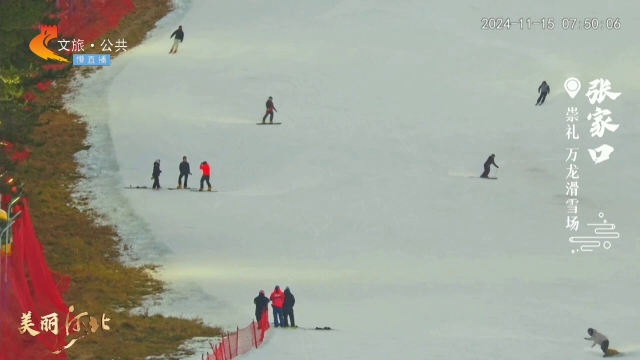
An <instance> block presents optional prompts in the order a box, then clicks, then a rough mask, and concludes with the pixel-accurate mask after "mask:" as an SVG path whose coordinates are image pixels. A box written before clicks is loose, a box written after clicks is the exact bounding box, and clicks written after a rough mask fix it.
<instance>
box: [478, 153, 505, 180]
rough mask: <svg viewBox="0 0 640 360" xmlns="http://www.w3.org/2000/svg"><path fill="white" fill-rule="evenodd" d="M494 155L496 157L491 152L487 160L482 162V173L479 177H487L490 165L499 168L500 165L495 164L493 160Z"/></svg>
mask: <svg viewBox="0 0 640 360" xmlns="http://www.w3.org/2000/svg"><path fill="white" fill-rule="evenodd" d="M495 157H496V154H491V156H489V158H488V159H487V161H485V162H484V172H483V173H482V175H480V177H481V178H489V171H490V170H491V165H493V166H495V167H497V168H498V169H500V166H498V165H496V163H495V161H494V160H493V159H494V158H495Z"/></svg>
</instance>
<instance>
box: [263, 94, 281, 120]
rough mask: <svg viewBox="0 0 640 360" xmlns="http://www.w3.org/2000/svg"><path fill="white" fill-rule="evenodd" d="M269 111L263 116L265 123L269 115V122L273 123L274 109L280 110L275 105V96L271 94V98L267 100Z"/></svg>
mask: <svg viewBox="0 0 640 360" xmlns="http://www.w3.org/2000/svg"><path fill="white" fill-rule="evenodd" d="M266 105H267V112H266V113H265V114H264V117H263V118H262V123H263V124H264V122H265V120H267V116H269V115H270V116H271V117H269V122H270V123H271V124H273V111H274V110H275V112H278V110H277V109H276V107H275V106H274V105H273V97H271V96H269V100H267V104H266Z"/></svg>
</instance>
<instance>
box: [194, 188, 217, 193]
mask: <svg viewBox="0 0 640 360" xmlns="http://www.w3.org/2000/svg"><path fill="white" fill-rule="evenodd" d="M190 190H191V191H193V192H218V190H211V191H208V190H202V191H200V190H198V189H190Z"/></svg>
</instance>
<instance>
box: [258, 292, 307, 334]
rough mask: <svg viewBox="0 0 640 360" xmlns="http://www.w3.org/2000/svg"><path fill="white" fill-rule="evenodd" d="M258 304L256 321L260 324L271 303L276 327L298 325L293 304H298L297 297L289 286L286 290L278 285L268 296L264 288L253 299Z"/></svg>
mask: <svg viewBox="0 0 640 360" xmlns="http://www.w3.org/2000/svg"><path fill="white" fill-rule="evenodd" d="M253 303H254V304H255V305H256V321H257V322H258V326H260V320H261V319H262V314H263V313H264V312H265V311H266V310H267V309H268V305H269V303H271V308H272V309H273V326H275V327H284V328H288V327H293V328H295V327H297V326H296V322H295V318H294V316H293V306H294V305H295V304H296V298H295V297H294V296H293V294H292V293H291V290H290V289H289V287H288V286H287V287H286V288H285V289H284V291H282V289H280V286H278V285H276V287H275V289H273V292H272V293H271V295H270V296H269V297H266V296H265V294H264V290H260V293H259V294H258V296H256V298H255V299H253Z"/></svg>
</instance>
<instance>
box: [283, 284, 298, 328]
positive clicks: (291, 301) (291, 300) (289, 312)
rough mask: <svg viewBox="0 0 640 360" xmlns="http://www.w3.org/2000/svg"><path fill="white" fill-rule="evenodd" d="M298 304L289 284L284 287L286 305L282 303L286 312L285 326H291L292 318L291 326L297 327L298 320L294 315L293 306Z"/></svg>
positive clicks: (284, 312)
mask: <svg viewBox="0 0 640 360" xmlns="http://www.w3.org/2000/svg"><path fill="white" fill-rule="evenodd" d="M295 304H296V298H295V296H293V294H292V293H291V290H289V287H288V286H287V288H286V289H284V305H282V313H283V314H284V327H289V320H291V327H296V320H295V318H294V317H293V306H294V305H295Z"/></svg>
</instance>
